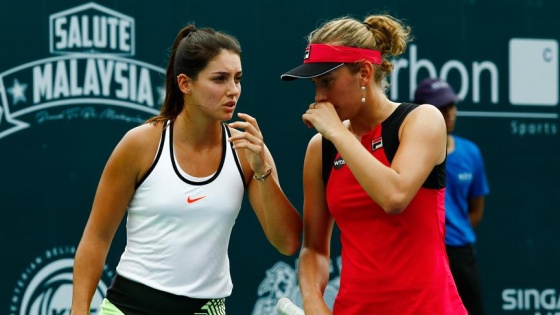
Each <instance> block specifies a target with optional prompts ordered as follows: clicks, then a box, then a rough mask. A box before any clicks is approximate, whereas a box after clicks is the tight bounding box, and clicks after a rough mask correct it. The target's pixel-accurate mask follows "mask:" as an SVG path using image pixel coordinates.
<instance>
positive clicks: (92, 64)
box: [33, 58, 155, 107]
mask: <svg viewBox="0 0 560 315" xmlns="http://www.w3.org/2000/svg"><path fill="white" fill-rule="evenodd" d="M82 69H83V72H82ZM82 79H83V81H82ZM33 82H34V84H33V87H34V89H33V102H34V103H35V104H38V103H41V102H43V101H51V100H53V99H57V98H63V97H80V96H103V97H116V98H119V99H122V100H129V101H132V102H135V103H139V104H145V105H147V106H150V107H154V106H155V101H154V94H153V92H154V91H153V87H152V81H151V75H150V70H149V69H148V68H144V67H141V66H138V65H135V64H129V63H127V62H124V61H115V60H104V59H96V58H88V59H70V60H60V61H57V62H55V63H47V64H44V65H43V66H35V67H34V68H33Z"/></svg>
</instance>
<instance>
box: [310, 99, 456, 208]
mask: <svg viewBox="0 0 560 315" xmlns="http://www.w3.org/2000/svg"><path fill="white" fill-rule="evenodd" d="M303 118H304V120H306V121H309V122H311V123H312V124H313V126H314V127H315V128H316V129H317V130H318V131H319V132H321V133H322V134H323V136H325V137H326V138H327V139H329V140H331V142H332V143H333V144H334V145H335V146H336V148H337V150H338V152H339V153H340V155H341V156H342V158H344V161H345V162H346V165H347V166H348V167H349V168H350V170H351V171H352V174H354V176H355V177H356V179H357V180H358V182H359V183H360V185H361V186H362V187H363V188H364V190H365V191H366V192H367V193H368V195H369V196H370V197H371V198H372V199H373V200H375V202H376V203H377V204H379V205H380V206H381V207H382V208H383V209H384V210H385V212H387V213H390V214H397V213H400V212H401V211H403V210H404V208H405V207H406V206H407V205H408V204H409V203H410V201H411V200H412V198H413V197H414V196H415V195H416V193H417V192H418V190H419V189H420V187H421V186H422V184H423V183H424V181H425V180H426V178H427V177H428V175H429V173H430V172H431V170H432V169H433V167H434V166H435V165H437V164H439V163H441V162H443V160H444V159H445V150H446V149H445V144H446V129H445V122H444V120H443V117H442V115H441V113H440V112H439V111H438V110H437V108H435V107H433V106H430V105H422V106H420V107H418V108H416V109H415V110H414V111H412V112H411V113H410V114H409V115H408V116H407V118H405V120H404V122H403V124H402V125H401V127H400V130H399V140H400V145H399V148H398V150H397V153H396V154H395V157H394V158H393V161H392V163H391V166H390V167H387V166H385V165H383V164H382V163H381V162H380V161H378V160H377V159H376V158H375V157H374V156H372V155H371V153H370V152H368V151H367V150H366V149H365V148H364V147H363V145H362V144H361V143H360V141H359V140H358V139H356V137H355V136H354V135H353V134H352V133H351V132H350V131H349V130H348V129H347V128H346V127H345V126H344V125H343V124H342V122H340V120H338V116H337V115H336V111H335V110H334V108H333V106H332V104H330V103H320V104H318V105H317V107H316V109H311V110H308V111H307V113H306V114H305V115H304V116H303ZM336 120H338V122H336Z"/></svg>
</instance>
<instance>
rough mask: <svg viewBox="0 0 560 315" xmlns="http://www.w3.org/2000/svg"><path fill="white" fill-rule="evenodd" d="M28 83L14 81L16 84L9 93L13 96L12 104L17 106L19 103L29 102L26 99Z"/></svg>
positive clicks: (9, 89) (10, 88)
mask: <svg viewBox="0 0 560 315" xmlns="http://www.w3.org/2000/svg"><path fill="white" fill-rule="evenodd" d="M26 89H27V84H26V83H19V80H18V79H14V84H13V85H12V86H11V87H9V88H8V93H10V94H12V102H13V103H14V105H16V104H17V103H19V102H24V103H25V102H27V98H26V97H25V90H26Z"/></svg>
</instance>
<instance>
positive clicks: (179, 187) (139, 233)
mask: <svg viewBox="0 0 560 315" xmlns="http://www.w3.org/2000/svg"><path fill="white" fill-rule="evenodd" d="M229 136H230V133H229V130H228V128H227V127H226V126H225V125H223V130H222V158H221V162H220V166H219V167H218V169H217V170H216V173H214V174H212V175H210V176H208V177H205V178H195V177H192V176H190V175H188V174H187V173H185V172H184V171H183V170H181V168H180V166H179V164H178V163H177V161H176V159H175V154H174V153H173V124H172V123H170V124H168V128H167V129H166V130H165V131H164V132H163V134H162V138H161V140H160V145H159V149H158V152H157V155H156V157H155V160H154V164H153V165H152V167H151V168H150V170H149V171H148V173H147V174H146V175H145V176H144V179H143V180H142V181H141V182H140V184H139V186H138V187H137V189H136V192H135V194H134V196H133V197H132V200H131V202H130V204H129V207H128V215H127V221H126V231H127V243H126V248H125V250H124V253H123V254H122V256H121V259H120V262H119V264H118V266H117V273H119V274H120V275H122V276H123V277H126V278H128V279H131V280H134V281H136V282H140V283H142V284H145V285H147V286H149V287H152V288H155V289H158V290H161V291H165V292H169V293H173V294H176V295H183V296H188V297H192V298H222V297H227V296H229V295H230V294H231V291H232V288H233V284H232V282H231V276H230V273H229V259H228V254H227V253H228V244H229V239H230V235H231V230H232V228H233V225H234V223H235V219H236V218H237V215H238V214H239V210H240V209H241V202H242V201H243V195H244V189H245V186H244V181H243V178H244V177H243V171H242V169H241V165H240V163H239V160H238V157H237V154H236V152H235V150H234V149H233V148H232V146H231V144H230V143H229V142H228V141H227V138H229Z"/></svg>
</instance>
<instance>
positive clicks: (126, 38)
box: [54, 15, 132, 52]
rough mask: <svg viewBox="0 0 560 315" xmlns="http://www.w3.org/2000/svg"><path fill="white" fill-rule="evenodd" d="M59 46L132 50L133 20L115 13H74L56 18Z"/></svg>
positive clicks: (57, 42) (55, 24)
mask: <svg viewBox="0 0 560 315" xmlns="http://www.w3.org/2000/svg"><path fill="white" fill-rule="evenodd" d="M54 33H55V39H54V40H56V42H55V47H56V49H58V50H63V49H75V48H98V49H107V48H110V49H112V50H118V51H121V52H131V51H132V22H131V21H130V20H120V19H118V18H116V17H112V16H99V15H94V16H88V15H79V16H78V15H73V16H70V17H59V18H57V19H55V20H54Z"/></svg>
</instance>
